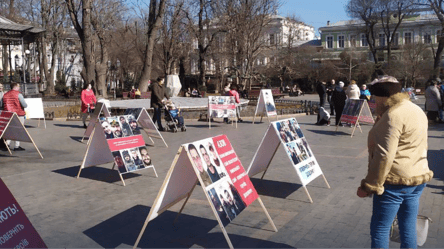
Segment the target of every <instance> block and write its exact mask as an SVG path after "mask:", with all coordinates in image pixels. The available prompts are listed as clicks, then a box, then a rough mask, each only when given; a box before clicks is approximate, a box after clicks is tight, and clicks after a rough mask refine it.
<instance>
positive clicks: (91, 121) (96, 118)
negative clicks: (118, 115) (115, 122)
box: [81, 102, 111, 143]
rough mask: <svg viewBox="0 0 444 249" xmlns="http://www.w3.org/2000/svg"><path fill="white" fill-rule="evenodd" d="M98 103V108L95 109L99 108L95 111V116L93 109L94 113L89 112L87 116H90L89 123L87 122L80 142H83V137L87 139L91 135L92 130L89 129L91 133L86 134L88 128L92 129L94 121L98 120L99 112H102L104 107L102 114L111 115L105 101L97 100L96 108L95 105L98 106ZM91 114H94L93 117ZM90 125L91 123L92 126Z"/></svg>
mask: <svg viewBox="0 0 444 249" xmlns="http://www.w3.org/2000/svg"><path fill="white" fill-rule="evenodd" d="M99 105H100V108H98V109H97V110H99V109H100V110H99V111H98V112H97V116H96V113H95V112H96V110H94V113H92V114H89V116H90V121H89V123H88V127H87V128H86V130H85V132H84V133H83V136H82V140H81V142H82V143H83V140H84V139H85V138H88V141H89V138H90V137H92V131H91V134H90V135H89V136H88V135H87V133H89V130H90V129H94V126H95V122H96V121H98V120H99V119H100V114H101V113H102V111H103V108H104V107H105V108H106V113H104V116H105V117H107V118H108V117H110V116H111V115H110V113H109V110H108V107H106V105H105V103H102V102H98V103H97V105H96V108H97V106H99ZM92 115H94V117H93V116H92ZM93 118H94V119H95V120H93ZM91 125H92V127H93V128H90V126H91Z"/></svg>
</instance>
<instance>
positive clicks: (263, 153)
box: [247, 118, 330, 203]
mask: <svg viewBox="0 0 444 249" xmlns="http://www.w3.org/2000/svg"><path fill="white" fill-rule="evenodd" d="M281 144H282V147H283V148H284V149H285V152H286V154H287V155H288V158H289V160H290V162H291V165H292V166H293V167H294V169H295V170H296V173H297V175H298V177H299V179H300V181H301V183H302V186H303V187H304V190H305V193H306V194H307V196H308V198H309V199H310V202H311V203H313V200H312V199H311V196H310V194H309V193H308V190H307V187H306V186H307V185H308V184H309V183H310V182H311V181H313V180H314V179H315V178H317V177H318V176H322V177H323V178H324V181H325V184H327V187H328V188H330V185H329V184H328V182H327V179H326V178H325V176H324V173H323V172H322V170H321V167H319V164H318V162H317V161H316V158H315V156H314V154H313V152H312V151H311V149H310V146H309V145H308V143H307V140H306V138H305V137H304V134H303V133H302V131H301V128H300V126H299V124H298V123H297V121H296V119H295V118H290V119H284V120H279V121H276V122H272V123H271V124H270V125H269V126H268V129H267V132H266V133H265V136H264V138H263V139H262V142H261V144H260V145H259V148H258V149H257V151H256V154H255V155H254V157H253V160H252V161H251V164H250V167H249V168H248V171H247V173H248V175H249V176H250V177H251V176H254V175H256V174H259V173H261V172H264V173H263V175H262V177H261V179H263V178H264V176H265V173H267V170H268V168H269V167H270V164H271V161H272V159H273V157H274V155H275V154H276V152H277V150H278V149H279V147H280V145H281Z"/></svg>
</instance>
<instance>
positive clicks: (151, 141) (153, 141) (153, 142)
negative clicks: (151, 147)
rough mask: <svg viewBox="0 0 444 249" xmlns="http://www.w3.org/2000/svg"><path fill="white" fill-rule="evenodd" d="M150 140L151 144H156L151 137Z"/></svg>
mask: <svg viewBox="0 0 444 249" xmlns="http://www.w3.org/2000/svg"><path fill="white" fill-rule="evenodd" d="M148 138H149V139H150V140H151V143H152V144H154V141H153V139H152V138H151V137H150V136H148Z"/></svg>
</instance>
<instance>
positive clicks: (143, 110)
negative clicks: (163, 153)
mask: <svg viewBox="0 0 444 249" xmlns="http://www.w3.org/2000/svg"><path fill="white" fill-rule="evenodd" d="M143 112H145V113H146V116H147V117H148V118H149V120H150V122H151V123H152V124H153V127H154V128H155V129H156V131H157V134H158V135H159V136H158V137H156V136H153V135H150V134H149V133H148V131H147V128H146V127H144V126H143V125H141V124H140V122H139V119H140V116H142V113H143ZM136 121H137V122H138V124H139V125H140V127H141V128H142V129H143V131H144V132H145V134H146V135H147V136H148V138H149V139H150V140H151V143H153V144H154V140H153V139H152V138H151V137H154V138H160V139H162V141H163V143H164V144H165V146H166V147H167V148H168V144H167V143H166V141H165V139H164V138H163V136H162V134H160V132H159V130H158V129H157V127H156V126H155V125H154V122H153V119H152V118H151V116H150V115H149V114H148V112H147V110H146V109H145V108H142V110H141V111H140V114H139V116H138V117H137V119H136Z"/></svg>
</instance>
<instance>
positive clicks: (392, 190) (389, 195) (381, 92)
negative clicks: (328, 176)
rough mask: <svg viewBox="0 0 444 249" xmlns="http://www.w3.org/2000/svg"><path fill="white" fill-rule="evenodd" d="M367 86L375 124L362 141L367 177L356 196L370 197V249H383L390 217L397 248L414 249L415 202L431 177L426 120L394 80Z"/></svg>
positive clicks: (416, 209) (416, 207)
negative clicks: (373, 103)
mask: <svg viewBox="0 0 444 249" xmlns="http://www.w3.org/2000/svg"><path fill="white" fill-rule="evenodd" d="M371 85H372V86H371V87H370V92H371V93H372V95H374V96H375V99H376V105H377V107H376V113H377V115H378V118H377V121H376V123H375V125H374V126H373V128H372V129H371V130H370V132H369V135H368V151H369V161H368V173H367V176H366V177H365V178H364V179H363V180H362V182H361V186H360V187H359V188H358V192H357V195H358V196H359V197H367V196H370V195H371V194H374V197H373V215H372V220H371V225H370V232H371V237H372V248H388V245H389V244H388V243H389V241H388V240H389V233H390V227H391V224H392V222H393V219H394V218H395V216H396V215H397V216H398V221H399V227H400V237H401V248H416V246H417V245H416V216H417V214H418V207H419V199H420V197H421V193H422V191H423V189H424V187H425V183H426V182H428V181H430V179H431V178H432V177H433V172H432V171H431V170H430V169H429V167H428V161H427V129H428V121H427V117H426V115H425V114H424V111H423V110H422V109H421V108H420V107H418V106H417V105H415V104H413V103H412V102H411V101H410V98H409V96H408V95H407V94H405V93H401V84H400V83H399V82H398V81H397V80H396V79H395V78H394V77H390V76H383V77H380V78H379V79H376V80H374V81H373V82H372V83H371Z"/></svg>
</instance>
